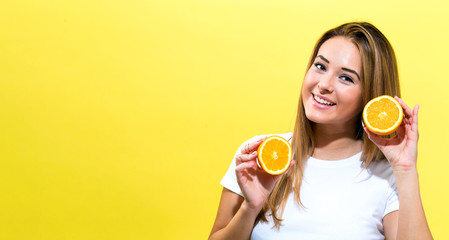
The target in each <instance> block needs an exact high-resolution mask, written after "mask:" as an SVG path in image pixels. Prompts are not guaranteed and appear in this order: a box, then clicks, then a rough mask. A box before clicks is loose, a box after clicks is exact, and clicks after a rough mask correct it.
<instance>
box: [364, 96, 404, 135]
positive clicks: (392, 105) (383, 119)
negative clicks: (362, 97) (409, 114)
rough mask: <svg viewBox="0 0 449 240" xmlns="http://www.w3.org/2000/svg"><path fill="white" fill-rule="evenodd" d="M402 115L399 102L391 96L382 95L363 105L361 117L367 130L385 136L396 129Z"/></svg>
mask: <svg viewBox="0 0 449 240" xmlns="http://www.w3.org/2000/svg"><path fill="white" fill-rule="evenodd" d="M403 115H404V113H403V110H402V107H401V104H399V102H398V101H396V99H394V98H392V97H391V96H388V95H383V96H379V97H376V98H374V99H372V100H371V101H369V102H368V103H367V104H366V105H365V108H364V109H363V114H362V117H363V124H364V125H365V126H366V128H368V130H370V131H371V132H373V133H375V134H377V135H380V136H387V135H390V134H392V133H394V132H395V131H396V129H398V127H399V126H400V125H401V123H402V118H403Z"/></svg>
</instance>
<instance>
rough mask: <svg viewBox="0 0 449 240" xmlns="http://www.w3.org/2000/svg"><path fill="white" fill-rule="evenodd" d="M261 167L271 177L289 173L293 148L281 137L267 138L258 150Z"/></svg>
mask: <svg viewBox="0 0 449 240" xmlns="http://www.w3.org/2000/svg"><path fill="white" fill-rule="evenodd" d="M257 158H258V163H259V166H260V167H261V168H262V169H263V170H264V171H265V172H267V173H269V174H271V175H279V174H282V173H284V172H285V171H287V169H288V167H289V166H290V164H291V159H292V146H291V145H290V143H289V142H288V141H287V140H285V139H284V138H283V137H280V136H276V135H273V136H270V137H267V138H266V139H265V140H264V141H263V142H262V143H261V144H260V146H259V148H258V149H257Z"/></svg>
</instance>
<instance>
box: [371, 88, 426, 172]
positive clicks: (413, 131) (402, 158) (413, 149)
mask: <svg viewBox="0 0 449 240" xmlns="http://www.w3.org/2000/svg"><path fill="white" fill-rule="evenodd" d="M395 99H396V100H397V101H398V102H399V103H400V104H401V106H402V109H403V110H404V118H403V120H402V124H401V125H400V126H399V128H398V129H397V135H396V136H395V137H393V138H391V139H386V138H382V137H380V136H378V135H376V134H374V133H372V132H370V131H369V130H368V129H367V128H366V127H365V132H366V133H367V134H368V138H369V139H371V141H373V142H374V143H375V144H376V145H377V147H379V149H380V150H381V151H382V153H383V154H384V155H385V157H386V158H387V159H388V161H389V162H390V164H391V167H392V168H393V170H394V171H409V170H414V169H415V170H416V160H417V157H418V138H419V134H418V109H419V105H416V106H415V107H414V108H413V110H412V109H410V108H409V107H408V106H407V105H406V104H405V103H404V101H402V99H400V98H398V97H395Z"/></svg>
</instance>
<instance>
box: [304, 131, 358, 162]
mask: <svg viewBox="0 0 449 240" xmlns="http://www.w3.org/2000/svg"><path fill="white" fill-rule="evenodd" d="M313 133H314V138H315V148H314V150H313V153H312V157H314V158H317V159H322V160H339V159H345V158H348V157H350V156H353V155H354V154H356V153H358V152H360V151H362V147H363V142H362V140H360V139H357V138H356V130H355V128H351V129H348V128H345V127H336V126H331V125H323V124H314V126H313Z"/></svg>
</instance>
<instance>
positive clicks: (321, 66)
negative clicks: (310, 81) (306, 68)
mask: <svg viewBox="0 0 449 240" xmlns="http://www.w3.org/2000/svg"><path fill="white" fill-rule="evenodd" d="M315 67H316V68H317V69H319V70H323V71H326V67H324V65H323V64H321V63H315Z"/></svg>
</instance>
